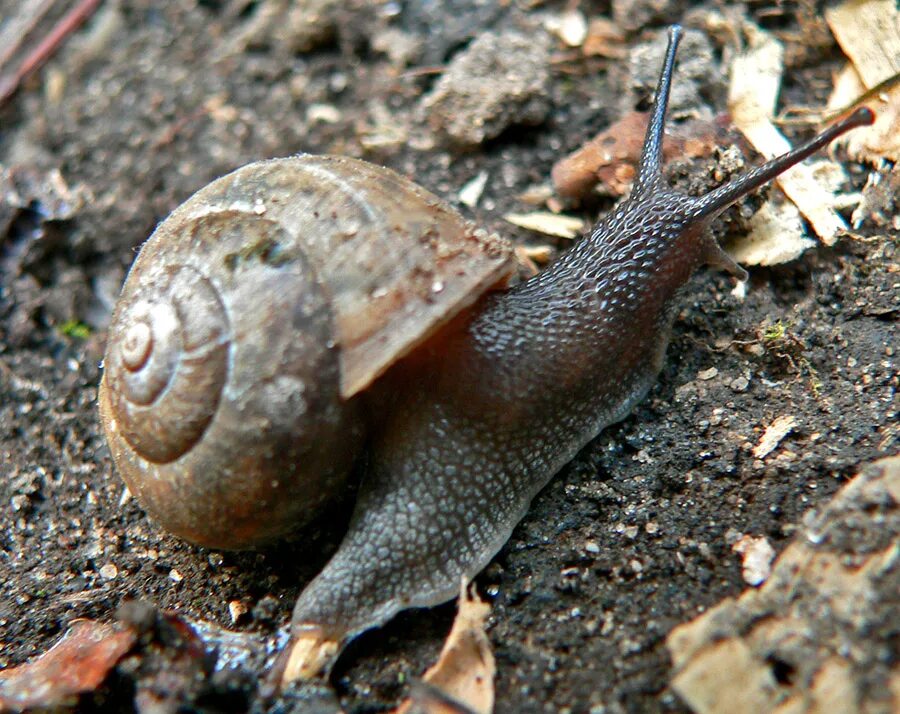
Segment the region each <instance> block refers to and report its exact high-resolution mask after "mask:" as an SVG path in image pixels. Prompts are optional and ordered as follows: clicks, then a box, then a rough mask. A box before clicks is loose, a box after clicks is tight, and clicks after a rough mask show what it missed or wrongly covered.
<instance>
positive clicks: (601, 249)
mask: <svg viewBox="0 0 900 714" xmlns="http://www.w3.org/2000/svg"><path fill="white" fill-rule="evenodd" d="M679 37H680V30H679V28H673V30H672V31H671V32H670V42H669V48H668V50H667V54H666V59H665V64H664V66H663V71H662V73H661V76H660V80H659V85H658V88H657V93H656V102H655V104H654V109H653V113H652V116H651V121H650V124H649V127H648V130H647V138H646V140H645V144H644V151H643V154H642V158H641V163H640V167H639V171H638V176H637V179H636V181H635V185H634V188H633V190H632V193H631V195H630V196H629V198H628V199H627V200H626V201H625V202H623V203H622V204H620V206H619V207H618V208H617V209H615V210H614V211H613V212H612V213H610V214H609V215H608V216H607V217H606V218H604V220H603V221H601V222H600V223H599V224H598V225H597V226H596V227H595V228H594V229H593V231H592V232H591V234H590V236H588V237H586V238H585V239H584V240H583V241H581V242H580V243H579V244H578V245H576V246H575V247H574V248H573V249H572V250H570V251H569V252H568V253H566V254H565V255H563V256H562V257H561V258H560V259H559V260H557V261H556V262H555V263H554V264H553V265H552V266H550V267H549V268H548V269H547V270H546V271H544V272H542V273H541V274H539V275H537V276H535V277H534V278H532V279H530V280H527V281H525V282H523V283H520V284H518V285H516V286H514V287H512V288H510V289H508V290H505V291H494V292H491V291H489V290H488V288H490V287H491V286H494V285H496V284H497V283H498V282H501V281H502V280H503V278H504V276H505V275H506V274H507V273H508V271H509V268H510V260H509V254H510V252H509V248H508V246H507V245H506V244H504V243H503V242H502V241H499V239H494V238H491V237H488V236H486V235H485V234H484V233H483V232H479V231H477V230H476V229H474V228H472V227H471V226H470V225H468V224H467V223H466V222H465V221H464V220H463V219H462V218H461V217H459V216H458V215H457V214H455V213H454V212H452V211H451V210H450V209H449V208H447V207H446V206H445V205H444V204H442V203H441V202H440V201H438V200H437V199H436V198H434V197H433V196H431V195H430V194H428V193H427V192H425V191H424V190H422V189H420V188H418V187H416V186H415V185H414V184H412V183H410V182H408V181H406V180H405V179H401V178H400V177H399V176H397V175H396V174H394V173H393V172H390V171H388V170H386V169H379V168H377V167H373V166H371V165H370V164H365V163H364V162H359V161H353V160H348V159H338V158H335V157H298V158H296V159H288V160H281V161H280V162H279V161H274V162H261V163H259V164H252V165H250V166H249V167H245V168H244V169H240V170H238V171H237V172H235V173H233V174H230V175H229V176H227V177H225V178H223V179H220V180H219V181H216V182H213V183H212V184H211V185H210V186H208V187H206V188H205V189H202V190H201V191H200V192H198V193H197V194H195V196H194V197H192V198H191V199H190V200H189V201H188V202H187V203H186V204H185V205H184V206H182V207H181V208H179V209H177V210H176V211H175V212H174V213H173V215H172V216H171V217H170V218H169V219H167V220H166V221H165V222H164V223H163V224H162V225H161V226H160V228H159V229H157V231H156V233H155V234H154V236H153V237H151V239H150V240H149V241H148V243H147V244H146V245H145V247H144V248H143V249H142V251H141V254H140V256H139V257H138V259H137V261H136V262H135V265H134V267H133V268H132V270H131V273H130V275H129V279H128V281H127V282H126V285H125V288H124V289H123V294H122V298H121V299H120V303H119V305H118V307H117V309H116V314H115V316H114V320H113V324H112V327H111V329H110V339H109V346H108V350H107V357H106V360H105V373H104V377H103V381H102V383H101V389H100V408H101V417H102V420H103V423H104V427H105V429H106V433H107V437H108V440H109V442H110V447H111V451H112V453H113V457H114V459H115V461H116V464H117V466H118V468H119V470H120V471H121V472H122V473H123V475H124V476H125V479H126V481H127V482H128V483H129V486H130V487H131V489H132V490H133V491H134V493H135V494H136V495H137V496H138V498H139V499H140V500H141V502H142V503H143V504H144V506H145V507H146V508H147V509H148V510H149V511H150V512H151V513H153V514H154V515H155V516H156V517H157V518H158V519H159V520H160V521H161V522H163V523H164V525H166V526H167V527H169V528H170V529H171V530H173V531H175V532H177V533H179V534H181V535H183V536H185V537H187V538H189V539H192V540H195V541H198V542H201V543H210V544H216V545H217V546H218V547H222V543H224V544H225V545H236V546H239V547H240V546H249V545H252V544H253V543H254V542H256V539H259V540H263V541H264V540H266V539H271V538H272V537H276V536H277V535H278V534H279V533H280V532H283V531H284V530H285V529H286V528H290V527H292V526H293V525H295V523H296V522H298V521H300V520H302V519H303V518H306V517H308V516H309V514H310V512H311V511H313V510H315V509H316V508H317V507H319V505H320V503H321V502H322V499H324V498H325V497H326V496H325V495H322V494H324V492H325V491H333V490H335V489H337V490H340V489H341V488H342V484H343V479H344V474H345V473H346V470H347V469H348V468H349V465H350V464H351V463H353V462H354V461H355V460H356V459H357V456H358V455H359V453H360V449H361V448H362V446H361V445H362V443H363V441H365V442H366V444H367V446H366V449H365V457H364V459H363V461H364V466H365V468H364V473H363V478H362V482H361V486H360V491H359V494H358V497H357V501H356V506H355V509H354V513H353V516H352V518H351V522H350V526H349V530H348V533H347V534H346V536H345V538H344V540H343V542H342V543H341V546H340V547H339V549H338V551H337V552H336V553H335V555H334V556H333V557H332V559H331V560H330V561H329V563H328V564H327V565H326V566H325V568H324V569H323V571H322V572H321V573H320V574H319V575H318V576H316V578H314V579H313V581H312V582H311V583H309V585H308V586H307V587H306V588H305V590H304V591H303V592H302V593H301V595H300V597H299V599H298V601H297V605H296V607H295V610H294V615H293V620H292V632H291V636H292V640H291V644H290V645H289V647H288V648H287V649H286V650H285V653H283V655H282V657H281V658H280V660H279V663H278V665H277V668H276V669H277V671H278V673H279V675H280V676H283V678H284V680H292V679H295V678H302V677H306V676H310V675H311V674H314V673H316V672H318V671H319V670H321V669H322V668H323V667H327V666H328V664H329V663H330V662H331V661H333V658H334V655H335V653H337V652H338V651H339V649H340V647H341V646H342V645H343V644H344V643H346V642H347V641H349V639H351V638H352V637H354V636H356V635H357V634H359V633H360V632H362V631H364V630H366V629H369V628H371V627H374V626H377V625H379V624H381V623H383V622H385V621H386V620H388V619H389V618H390V617H392V616H393V615H394V614H395V613H396V612H398V611H399V610H401V609H404V608H407V607H414V606H425V605H431V604H436V603H439V602H442V601H445V600H447V599H450V598H451V597H453V595H454V594H456V592H458V589H459V583H460V579H461V578H471V577H472V576H473V575H475V574H476V573H477V572H478V571H479V570H480V569H481V568H482V567H484V565H485V564H486V563H487V562H488V561H489V560H490V558H492V557H493V556H494V554H495V553H496V552H497V551H498V550H499V549H500V547H501V546H502V545H503V543H505V541H506V540H507V539H508V537H509V535H510V533H511V531H512V529H513V528H514V526H515V525H516V523H517V522H518V521H519V520H520V519H521V517H522V516H523V515H524V513H525V511H526V510H527V508H528V505H529V503H530V501H531V499H532V498H533V497H534V495H535V494H536V493H537V492H538V491H539V490H540V489H541V488H542V487H543V486H544V485H545V484H546V483H547V481H548V480H549V479H550V478H551V477H552V476H553V474H555V473H556V472H557V471H558V470H559V469H560V468H561V467H562V466H563V465H564V464H565V463H566V462H567V461H569V460H570V459H571V458H572V457H573V456H574V455H575V453H576V452H577V451H578V450H580V449H581V448H582V447H583V446H584V445H585V444H586V443H587V442H588V441H590V440H591V439H592V438H594V437H595V436H596V435H597V434H598V433H599V432H600V431H601V430H602V429H603V428H604V427H606V426H607V425H609V424H611V423H613V422H615V421H618V420H619V419H621V418H623V417H624V416H626V415H627V414H628V413H629V412H630V410H631V409H632V407H633V406H634V404H635V403H636V402H638V401H639V400H640V399H641V398H642V397H643V396H644V395H645V394H646V392H647V390H648V389H649V388H650V386H651V385H652V384H653V382H654V381H655V379H656V376H657V374H658V372H659V370H660V367H661V365H662V360H663V355H664V352H665V349H666V345H667V343H668V339H669V333H670V328H671V323H672V319H673V314H674V306H675V298H676V295H677V292H678V290H679V289H680V288H681V287H682V286H683V285H684V284H685V283H686V282H687V280H688V279H689V277H690V276H691V274H692V273H693V272H694V271H695V270H696V269H697V268H698V267H700V266H701V265H704V264H709V263H712V264H716V265H719V266H722V267H725V268H726V269H728V270H729V271H731V272H732V273H733V274H734V275H736V276H738V277H740V278H746V273H745V272H744V271H743V269H741V268H740V267H739V266H737V265H736V264H735V263H734V262H733V261H732V260H731V259H730V258H729V257H728V256H727V255H726V254H725V253H724V252H723V251H722V250H721V248H720V247H719V246H718V245H717V244H716V242H715V240H714V239H713V238H712V237H711V235H710V234H709V232H708V231H707V227H708V225H709V223H710V222H711V221H712V220H713V219H714V218H715V217H716V216H717V215H718V214H719V213H720V212H721V211H722V210H724V209H725V208H727V207H728V206H729V205H730V204H731V203H733V202H734V201H736V200H737V199H738V198H740V197H741V196H743V195H745V194H746V193H749V192H750V191H752V190H754V189H756V188H758V187H759V186H761V185H763V184H764V183H766V182H767V181H769V180H771V179H772V178H773V177H775V176H776V175H778V174H779V173H781V172H782V171H784V170H785V169H786V168H788V167H790V166H792V165H793V164H795V163H797V162H799V161H801V160H803V159H804V158H806V157H807V156H809V155H810V154H812V153H813V152H815V151H816V150H818V149H819V148H821V147H822V146H825V145H826V144H827V143H828V142H830V141H831V140H832V139H833V138H835V137H836V136H838V135H840V134H841V133H843V132H844V131H847V130H848V129H850V128H853V127H855V126H860V125H862V124H866V123H871V121H872V114H871V112H870V111H869V110H867V109H861V110H858V111H857V112H855V113H854V114H853V115H851V116H850V117H848V118H847V119H846V120H844V121H842V122H840V123H838V124H836V125H834V126H833V127H830V128H829V129H827V130H826V131H824V132H823V133H822V134H820V135H819V136H817V137H816V138H814V139H813V140H811V141H810V142H808V143H807V144H805V145H803V146H801V147H800V148H798V149H796V150H794V151H792V152H789V153H788V154H785V155H784V156H781V157H779V158H777V159H773V160H772V161H770V162H768V163H766V164H765V165H763V166H761V167H759V168H757V169H755V170H753V171H751V172H750V173H748V174H747V175H745V176H743V177H741V178H739V179H737V180H736V181H733V182H731V183H729V184H727V185H725V186H722V187H720V188H718V189H715V190H714V191H712V192H710V193H709V194H707V195H705V196H701V197H696V198H695V197H690V196H686V195H684V194H681V193H677V192H675V191H673V190H672V189H670V188H669V187H668V186H667V185H666V184H665V182H664V181H663V179H662V176H661V167H660V161H661V142H662V136H663V127H664V120H665V109H666V104H667V101H668V94H669V86H670V82H671V76H672V71H673V67H674V60H675V52H676V49H677V44H678V40H679ZM375 205H378V208H377V210H376V209H375V208H374V207H373V206H375ZM385 207H387V208H385ZM326 226H327V227H326ZM326 235H327V236H329V238H328V240H327V241H326V240H325V236H326ZM356 239H360V242H359V243H353V244H352V246H351V247H348V246H345V245H344V241H355V240H356ZM308 246H311V247H308ZM398 246H399V247H398ZM423 247H424V248H423ZM421 250H424V252H420V251H421ZM385 253H386V254H388V259H387V260H386V261H378V260H376V258H377V257H378V256H379V255H381V254H385ZM366 256H369V257H368V258H367V257H366ZM382 262H386V263H387V265H388V266H393V265H402V266H404V267H403V268H402V270H400V271H396V272H395V271H393V270H392V269H391V270H387V271H386V272H384V273H382V272H379V271H380V268H379V269H376V268H375V267H374V266H376V265H381V263H382ZM348 266H357V267H348ZM438 266H440V270H438ZM335 298H337V299H335ZM344 298H346V299H344ZM245 301H246V305H247V306H249V308H250V310H251V314H250V316H249V317H239V316H238V315H237V313H238V311H239V309H241V310H243V309H244V306H245ZM195 303H202V307H201V306H200V305H199V304H195ZM348 305H352V306H353V307H352V308H349V307H347V306H348ZM382 308H383V309H382ZM193 309H196V313H192V316H188V315H187V313H188V311H189V310H193ZM196 315H198V316H199V317H197V316H196ZM423 315H424V317H423ZM276 317H277V318H284V319H282V320H280V322H279V325H280V326H278V327H273V328H272V330H273V332H272V334H271V335H269V334H268V333H265V330H268V329H270V327H269V326H270V325H274V324H275V323H276V320H275V319H274V318H276ZM194 328H197V329H196V331H194ZM188 330H191V334H190V336H188V334H187V333H188ZM298 330H303V331H304V332H303V333H302V334H300V333H299V332H298ZM247 339H252V340H256V342H253V343H251V344H245V341H246V340H247ZM181 350H183V351H181ZM301 352H302V353H304V354H305V353H307V352H308V353H309V355H311V360H312V366H311V367H309V366H299V365H298V364H296V363H295V359H297V358H299V357H300V353H301ZM205 360H208V362H209V364H210V365H211V368H210V369H209V370H208V371H203V370H201V368H200V365H201V364H202V365H203V367H204V369H205V367H206V361H205ZM157 364H158V365H161V366H163V367H165V370H163V374H164V376H163V377H158V376H156V375H155V373H154V374H152V375H151V374H148V375H147V379H143V375H142V371H143V370H144V369H145V368H146V367H148V366H153V365H157ZM136 375H141V376H136ZM245 377H246V379H247V381H241V380H242V379H243V378H245ZM182 385H183V386H184V391H183V392H182V391H180V390H181V387H182ZM216 385H223V387H222V388H221V389H220V391H219V392H218V393H217V394H216V395H214V396H213V397H212V398H211V399H209V400H208V401H206V402H203V403H202V404H201V403H199V402H200V400H201V399H202V397H201V396H200V393H199V391H198V390H199V388H200V387H204V388H205V387H208V386H209V387H211V386H216ZM166 402H168V403H170V404H171V405H173V406H174V407H175V409H174V411H173V412H172V414H174V416H163V415H159V414H157V413H155V412H154V409H155V408H156V407H157V406H163V405H164V404H165V403H166ZM317 410H321V413H322V415H323V416H322V417H321V418H318V417H317V414H318V412H317ZM281 418H284V421H283V422H281V421H278V420H279V419H281ZM307 421H309V425H308V426H309V428H310V429H311V432H310V433H311V434H312V436H311V437H310V436H307V435H306V434H301V433H300V432H297V431H295V429H297V428H300V427H304V426H305V425H306V422H307ZM182 425H184V426H186V429H185V430H184V431H182V429H181V428H180V427H181V426H182ZM144 429H146V433H144V431H142V430H144ZM138 432H141V433H140V434H138ZM364 432H366V433H365V434H364ZM184 434H187V435H188V436H187V437H185V436H184ZM243 438H248V439H249V440H248V441H247V442H240V441H239V439H243ZM220 439H224V440H225V442H226V443H225V446H224V451H223V453H224V458H222V459H221V460H219V459H217V457H216V455H215V454H214V453H213V450H212V449H213V447H212V446H208V447H207V446H206V445H205V444H206V442H207V440H209V443H210V444H212V443H213V442H214V441H216V440H220ZM157 441H160V442H161V443H159V444H158V443H157ZM185 445H189V446H190V447H192V448H185ZM198 445H199V447H198ZM193 449H197V454H199V456H198V457H197V459H196V461H194V460H193V459H194V454H193ZM323 452H324V453H325V454H326V455H325V456H324V457H323V456H322V453H323ZM282 457H285V458H284V460H282ZM313 469H318V471H317V472H316V473H315V474H312V475H308V474H307V473H306V472H307V471H310V470H313ZM248 474H249V475H250V476H248ZM251 476H252V478H251ZM295 476H296V477H297V478H296V480H294V478H293V477H295ZM260 482H261V483H262V485H259V483H260ZM308 484H313V485H312V486H310V485H308ZM232 488H233V489H234V493H236V494H237V495H233V494H232V492H231V489H232ZM317 489H322V493H320V492H319V491H317ZM226 491H228V494H226ZM186 501H189V503H185V502H186ZM295 501H296V502H295ZM285 502H290V503H285ZM251 506H258V507H259V511H258V512H256V513H252V512H251ZM169 509H171V510H169Z"/></svg>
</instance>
